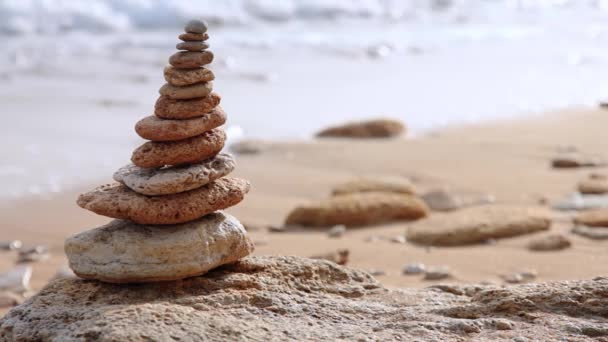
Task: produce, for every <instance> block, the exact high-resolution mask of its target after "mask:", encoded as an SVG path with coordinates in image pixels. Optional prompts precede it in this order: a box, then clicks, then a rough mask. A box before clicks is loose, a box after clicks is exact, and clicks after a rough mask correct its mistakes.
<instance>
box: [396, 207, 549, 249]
mask: <svg viewBox="0 0 608 342" xmlns="http://www.w3.org/2000/svg"><path fill="white" fill-rule="evenodd" d="M550 226H551V220H550V218H549V215H548V214H547V212H545V211H544V210H541V209H536V208H527V207H518V206H506V205H505V206H503V205H485V206H480V207H471V208H465V209H461V210H459V211H455V212H449V213H436V214H433V215H431V216H429V217H428V218H426V219H424V220H420V221H418V222H415V223H413V224H411V225H410V227H409V228H408V230H407V234H406V237H407V240H408V241H411V242H415V243H419V244H423V245H435V246H458V245H468V244H475V243H483V242H485V241H487V240H490V239H500V238H507V237H513V236H518V235H523V234H530V233H534V232H539V231H543V230H548V229H549V227H550Z"/></svg>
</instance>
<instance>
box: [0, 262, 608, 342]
mask: <svg viewBox="0 0 608 342" xmlns="http://www.w3.org/2000/svg"><path fill="white" fill-rule="evenodd" d="M607 322H608V278H596V279H593V280H581V281H562V282H553V283H542V284H525V285H509V286H506V287H498V286H492V285H470V286H457V285H436V286H432V287H429V288H425V289H395V290H388V289H385V288H383V287H382V286H381V285H380V284H379V283H378V282H377V281H376V280H374V278H372V277H371V276H370V275H369V274H367V273H365V272H363V271H358V270H353V269H349V268H346V267H341V266H338V265H336V264H334V263H331V262H328V261H320V260H310V259H302V258H296V257H248V258H245V259H242V260H240V261H238V262H235V263H233V264H229V265H226V266H223V267H220V268H217V269H214V270H212V271H210V272H209V273H207V274H205V275H204V276H201V277H194V278H189V279H184V280H182V281H178V282H170V283H151V284H141V285H128V286H125V285H114V284H106V283H101V282H95V281H87V280H81V279H62V280H56V281H54V282H52V283H51V284H50V285H48V286H47V287H46V288H45V289H43V290H42V291H41V292H40V293H39V294H38V295H36V296H34V297H33V298H30V299H29V300H27V301H26V302H25V303H24V304H22V305H20V306H18V307H16V308H13V309H12V310H11V311H10V312H9V313H8V314H7V315H6V316H5V317H4V318H3V319H2V320H0V340H2V341H93V340H95V341H96V340H101V341H146V340H147V341H171V340H180V341H202V340H204V341H235V340H239V341H303V340H306V341H462V342H464V341H537V340H539V338H540V340H543V341H605V340H606V339H607V338H608V328H607V327H606V325H607Z"/></svg>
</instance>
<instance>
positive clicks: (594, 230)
mask: <svg viewBox="0 0 608 342" xmlns="http://www.w3.org/2000/svg"><path fill="white" fill-rule="evenodd" d="M572 233H574V234H576V235H580V236H584V237H586V238H588V239H592V240H607V239H608V227H587V226H576V227H574V228H573V229H572Z"/></svg>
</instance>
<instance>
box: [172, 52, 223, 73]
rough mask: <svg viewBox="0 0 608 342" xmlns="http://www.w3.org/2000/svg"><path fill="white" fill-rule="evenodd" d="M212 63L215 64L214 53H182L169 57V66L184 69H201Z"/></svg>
mask: <svg viewBox="0 0 608 342" xmlns="http://www.w3.org/2000/svg"><path fill="white" fill-rule="evenodd" d="M211 62H213V52H211V51H201V52H194V51H180V52H176V53H174V54H172V55H171V57H169V64H171V65H172V66H174V67H176V68H183V69H191V68H199V67H202V66H204V65H207V64H210V63H211Z"/></svg>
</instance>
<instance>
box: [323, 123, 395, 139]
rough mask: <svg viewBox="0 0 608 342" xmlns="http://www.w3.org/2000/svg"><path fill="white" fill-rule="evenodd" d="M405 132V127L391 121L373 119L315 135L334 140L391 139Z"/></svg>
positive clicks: (325, 130) (329, 128)
mask: <svg viewBox="0 0 608 342" xmlns="http://www.w3.org/2000/svg"><path fill="white" fill-rule="evenodd" d="M405 131H406V127H405V125H404V124H403V123H402V122H400V121H397V120H392V119H373V120H366V121H359V122H349V123H345V124H342V125H338V126H332V127H328V128H326V129H324V130H322V131H320V132H318V133H317V137H335V138H391V137H395V136H398V135H401V134H404V133H405Z"/></svg>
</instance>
